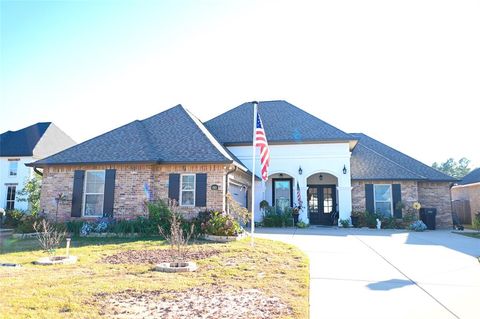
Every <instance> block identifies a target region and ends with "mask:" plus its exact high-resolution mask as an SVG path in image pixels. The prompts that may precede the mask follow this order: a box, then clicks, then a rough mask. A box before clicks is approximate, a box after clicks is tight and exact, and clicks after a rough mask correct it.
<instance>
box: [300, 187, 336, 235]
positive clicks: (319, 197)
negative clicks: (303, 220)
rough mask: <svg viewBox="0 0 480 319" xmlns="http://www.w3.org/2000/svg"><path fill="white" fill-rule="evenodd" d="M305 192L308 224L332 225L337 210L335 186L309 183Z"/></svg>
mask: <svg viewBox="0 0 480 319" xmlns="http://www.w3.org/2000/svg"><path fill="white" fill-rule="evenodd" d="M307 194H308V216H309V219H310V224H312V225H326V226H332V225H333V220H334V216H333V213H334V212H335V211H336V210H337V193H336V186H335V185H309V186H308V193H307Z"/></svg>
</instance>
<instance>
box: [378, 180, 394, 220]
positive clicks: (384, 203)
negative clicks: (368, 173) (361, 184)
mask: <svg viewBox="0 0 480 319" xmlns="http://www.w3.org/2000/svg"><path fill="white" fill-rule="evenodd" d="M374 188H375V191H374V197H375V212H377V213H380V214H382V215H384V216H392V185H388V184H380V185H374Z"/></svg>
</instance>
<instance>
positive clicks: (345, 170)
mask: <svg viewBox="0 0 480 319" xmlns="http://www.w3.org/2000/svg"><path fill="white" fill-rule="evenodd" d="M343 174H347V167H346V166H345V165H343Z"/></svg>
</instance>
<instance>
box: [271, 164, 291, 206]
mask: <svg viewBox="0 0 480 319" xmlns="http://www.w3.org/2000/svg"><path fill="white" fill-rule="evenodd" d="M268 179H269V183H267V185H266V190H267V196H266V199H267V201H269V202H271V203H272V206H274V207H275V209H276V210H277V212H278V213H280V212H284V211H285V209H286V208H287V207H292V206H293V201H294V198H293V182H294V179H293V177H292V176H291V175H289V174H287V173H276V174H272V175H270V176H269V177H268Z"/></svg>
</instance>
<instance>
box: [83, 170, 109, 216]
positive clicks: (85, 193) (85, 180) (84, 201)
mask: <svg viewBox="0 0 480 319" xmlns="http://www.w3.org/2000/svg"><path fill="white" fill-rule="evenodd" d="M88 172H103V176H104V182H103V193H88V195H103V196H104V200H105V182H106V181H105V170H103V169H90V170H86V171H85V178H84V181H83V195H82V217H86V218H88V217H94V218H97V217H103V202H102V209H101V214H100V215H85V209H86V208H87V206H86V205H85V204H86V199H87V173H88Z"/></svg>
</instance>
